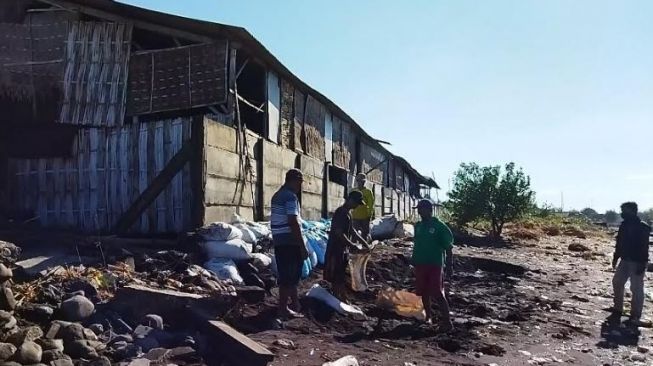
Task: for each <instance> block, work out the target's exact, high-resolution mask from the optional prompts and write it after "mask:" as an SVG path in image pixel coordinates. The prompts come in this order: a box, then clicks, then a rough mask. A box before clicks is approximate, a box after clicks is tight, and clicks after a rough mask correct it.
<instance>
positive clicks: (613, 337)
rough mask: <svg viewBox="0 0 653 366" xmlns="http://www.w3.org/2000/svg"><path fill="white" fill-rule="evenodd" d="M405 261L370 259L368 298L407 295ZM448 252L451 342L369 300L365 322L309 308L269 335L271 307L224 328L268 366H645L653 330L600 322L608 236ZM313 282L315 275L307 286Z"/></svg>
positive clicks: (401, 253)
mask: <svg viewBox="0 0 653 366" xmlns="http://www.w3.org/2000/svg"><path fill="white" fill-rule="evenodd" d="M518 234H519V233H515V235H518ZM572 234H573V233H572ZM578 236H581V237H582V236H584V235H582V234H580V235H578ZM409 253H410V243H405V242H394V244H390V245H387V246H384V247H379V248H378V249H377V250H376V251H375V253H374V255H373V259H372V261H371V263H370V265H369V268H368V278H369V282H370V285H371V287H372V291H376V290H379V289H380V288H382V287H385V286H391V287H394V288H403V289H411V286H412V273H411V270H410V268H409V264H408V258H409V255H410V254H409ZM455 253H456V262H455V267H456V274H455V276H454V278H453V281H452V283H451V284H450V298H451V304H452V311H453V317H454V323H455V324H456V330H455V331H454V332H452V333H450V334H438V333H437V332H436V330H435V329H434V328H433V327H429V326H426V325H423V324H421V323H420V322H416V321H412V320H410V319H404V318H400V317H397V316H394V315H393V314H391V313H388V312H384V311H380V310H379V309H378V308H377V307H376V306H375V305H374V295H373V294H371V293H365V294H358V295H356V298H355V300H353V303H354V304H355V305H358V306H359V307H361V308H362V309H363V310H364V311H365V313H366V314H367V315H368V317H369V319H368V320H367V321H361V322H356V321H353V320H350V319H347V318H345V317H343V316H341V315H336V314H333V313H331V312H330V311H329V310H328V309H325V307H324V306H322V305H320V304H315V303H313V302H311V301H307V300H306V301H304V305H305V312H306V313H307V314H308V317H307V318H306V319H300V320H292V321H289V322H287V323H285V327H284V329H281V330H276V329H273V323H271V322H270V319H272V318H273V315H274V310H273V306H274V300H273V299H268V302H267V304H266V305H264V306H255V307H250V308H246V309H243V310H242V311H241V312H239V313H238V314H231V316H232V319H231V320H230V321H231V322H232V323H233V324H236V325H237V327H239V328H240V329H241V330H243V331H244V332H247V333H249V335H250V336H251V337H252V338H253V339H256V340H258V341H260V342H262V343H263V344H266V345H268V346H269V347H270V348H271V349H273V350H274V351H275V352H276V354H277V359H276V360H275V362H274V363H273V364H274V365H321V364H322V363H323V362H326V361H332V360H336V359H338V358H340V357H343V356H345V355H353V356H355V357H356V358H357V359H358V361H359V363H360V364H361V365H402V366H408V365H529V364H532V365H548V364H552V365H553V364H575V365H638V364H639V365H645V364H647V362H650V359H651V358H652V357H653V355H649V349H650V348H651V347H653V344H652V340H651V331H650V329H647V328H639V329H635V328H629V327H627V326H625V325H623V324H610V323H608V322H607V321H606V318H607V317H608V315H609V312H607V311H606V309H607V308H609V307H610V306H611V297H610V294H611V284H610V280H611V276H612V271H611V269H610V259H611V254H612V240H611V238H610V236H609V235H607V234H597V235H593V236H591V237H590V238H577V237H574V236H543V237H542V238H539V239H533V238H530V239H526V240H523V239H521V240H520V239H514V240H513V241H510V242H506V243H492V242H488V241H487V240H484V239H480V238H476V239H474V238H468V239H466V240H463V242H461V243H459V245H458V246H457V248H456V251H455ZM318 280H319V275H318V274H316V275H314V277H313V278H312V280H310V281H306V282H305V284H304V287H305V288H308V287H309V285H310V284H312V283H314V282H315V281H318ZM650 306H651V305H650V302H649V301H647V307H648V308H649V309H650Z"/></svg>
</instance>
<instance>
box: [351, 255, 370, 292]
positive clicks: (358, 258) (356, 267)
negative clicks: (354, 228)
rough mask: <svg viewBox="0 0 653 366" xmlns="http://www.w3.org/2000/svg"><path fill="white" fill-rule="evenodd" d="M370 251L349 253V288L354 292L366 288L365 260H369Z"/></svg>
mask: <svg viewBox="0 0 653 366" xmlns="http://www.w3.org/2000/svg"><path fill="white" fill-rule="evenodd" d="M371 256H372V255H371V253H369V252H367V253H360V254H350V255H349V272H350V274H351V288H352V290H354V291H356V292H363V291H366V290H367V287H368V284H367V277H366V276H365V272H366V271H367V262H369V260H370V257H371Z"/></svg>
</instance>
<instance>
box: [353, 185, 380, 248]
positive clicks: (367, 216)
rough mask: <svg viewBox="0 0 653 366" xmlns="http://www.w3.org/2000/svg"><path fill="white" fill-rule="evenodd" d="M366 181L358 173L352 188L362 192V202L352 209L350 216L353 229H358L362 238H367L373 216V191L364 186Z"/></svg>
mask: <svg viewBox="0 0 653 366" xmlns="http://www.w3.org/2000/svg"><path fill="white" fill-rule="evenodd" d="M366 182H367V176H366V175H365V174H363V173H358V175H357V176H356V188H355V189H354V190H355V191H359V192H360V193H362V194H363V203H362V204H361V205H359V206H358V207H356V208H355V209H354V210H353V211H352V213H351V217H352V221H353V226H354V229H356V230H358V231H360V233H361V236H362V237H363V238H364V239H367V240H369V238H368V237H369V235H370V220H372V218H373V217H374V193H372V191H370V190H369V189H367V188H366V187H365V183H366Z"/></svg>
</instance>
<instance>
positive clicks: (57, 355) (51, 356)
mask: <svg viewBox="0 0 653 366" xmlns="http://www.w3.org/2000/svg"><path fill="white" fill-rule="evenodd" d="M61 359H69V360H70V357H69V356H68V355H66V354H64V353H63V352H62V351H59V350H49V351H43V357H41V362H43V363H50V362H52V361H54V360H61Z"/></svg>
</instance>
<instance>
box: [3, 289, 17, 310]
mask: <svg viewBox="0 0 653 366" xmlns="http://www.w3.org/2000/svg"><path fill="white" fill-rule="evenodd" d="M14 309H16V298H15V297H14V293H13V291H11V288H9V287H8V286H0V310H6V311H14Z"/></svg>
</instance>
